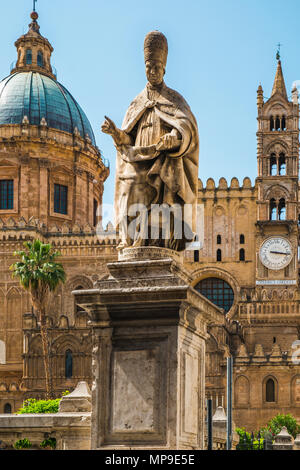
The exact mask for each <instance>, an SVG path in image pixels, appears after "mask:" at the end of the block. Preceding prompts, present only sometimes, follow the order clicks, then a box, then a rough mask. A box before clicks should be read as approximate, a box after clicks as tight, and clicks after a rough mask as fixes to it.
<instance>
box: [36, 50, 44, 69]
mask: <svg viewBox="0 0 300 470" xmlns="http://www.w3.org/2000/svg"><path fill="white" fill-rule="evenodd" d="M37 64H38V66H39V67H44V56H43V53H42V51H39V52H38V55H37Z"/></svg>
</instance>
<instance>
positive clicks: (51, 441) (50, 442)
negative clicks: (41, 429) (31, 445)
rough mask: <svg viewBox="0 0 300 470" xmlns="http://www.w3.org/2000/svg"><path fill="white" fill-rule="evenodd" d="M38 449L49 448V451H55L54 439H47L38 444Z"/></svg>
mask: <svg viewBox="0 0 300 470" xmlns="http://www.w3.org/2000/svg"><path fill="white" fill-rule="evenodd" d="M40 447H42V448H45V447H51V449H55V448H56V439H55V437H49V438H48V439H45V440H44V441H43V442H41V443H40Z"/></svg>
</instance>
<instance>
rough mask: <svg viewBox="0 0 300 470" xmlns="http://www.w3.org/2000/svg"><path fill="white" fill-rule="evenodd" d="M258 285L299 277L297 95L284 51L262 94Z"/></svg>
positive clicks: (288, 281) (259, 97)
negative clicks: (284, 64) (285, 67)
mask: <svg viewBox="0 0 300 470" xmlns="http://www.w3.org/2000/svg"><path fill="white" fill-rule="evenodd" d="M257 109H258V118H257V119H258V131H257V163H258V177H257V180H256V184H257V190H258V193H257V224H256V226H257V237H256V238H257V247H256V248H257V260H256V279H257V281H256V284H261V285H264V284H265V285H276V284H287V285H289V284H291V285H292V284H293V285H294V284H296V282H297V279H298V256H297V251H298V174H299V164H298V158H299V104H298V91H297V88H296V87H295V88H294V89H293V90H292V99H291V101H289V98H288V95H287V92H286V86H285V81H284V76H283V72H282V65H281V60H280V55H279V52H278V53H277V71H276V76H275V80H274V85H273V89H272V94H271V97H270V98H269V99H267V100H266V101H265V100H264V97H263V89H262V86H261V85H259V87H258V90H257Z"/></svg>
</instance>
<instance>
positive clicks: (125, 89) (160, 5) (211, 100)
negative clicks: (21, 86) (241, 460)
mask: <svg viewBox="0 0 300 470" xmlns="http://www.w3.org/2000/svg"><path fill="white" fill-rule="evenodd" d="M31 11H32V0H10V2H4V1H3V0H2V2H1V28H0V42H1V60H0V77H1V79H2V78H4V77H5V76H7V75H8V74H9V67H10V64H11V62H13V61H14V60H15V59H16V52H15V47H14V42H15V40H16V39H17V38H18V37H19V36H20V35H21V34H23V33H24V32H26V31H27V25H28V24H29V20H30V18H29V14H30V12H31ZM37 11H38V13H39V16H40V17H39V23H40V26H41V33H42V34H43V35H44V36H45V37H47V38H48V39H49V40H50V42H51V43H52V45H53V47H54V53H53V56H52V63H53V65H55V67H56V68H57V71H58V80H59V81H60V82H61V83H62V84H64V85H65V86H66V87H67V88H68V90H69V91H70V92H71V93H72V95H73V96H74V97H75V98H76V99H77V101H78V102H79V104H80V105H81V106H82V108H83V109H84V111H85V112H86V114H87V116H88V118H89V119H90V121H91V124H92V126H93V129H94V132H95V135H96V140H97V145H98V146H99V148H100V149H101V150H102V153H103V155H104V157H106V158H108V159H109V160H110V163H111V175H110V177H109V179H108V180H107V182H106V183H105V192H104V202H105V203H110V202H112V200H113V193H114V178H115V149H114V146H113V143H112V141H111V139H110V137H109V136H107V135H105V134H102V133H101V131H100V125H101V123H102V121H103V116H104V114H106V115H108V116H110V117H111V118H112V119H113V120H114V121H115V122H116V124H117V125H119V126H120V125H121V122H122V120H123V116H124V113H125V111H126V109H127V107H128V105H129V103H130V102H131V100H132V99H133V98H134V97H135V96H136V95H137V94H138V93H139V92H140V91H141V90H142V89H143V88H144V86H145V83H146V80H145V74H144V61H143V41H144V37H145V35H146V34H147V33H148V32H149V31H151V30H153V29H158V30H160V31H162V32H163V33H164V34H165V35H166V36H167V38H168V42H169V57H168V64H167V72H166V76H165V81H166V84H167V85H168V86H170V87H171V88H174V89H175V90H177V91H178V92H180V93H181V94H182V95H183V96H184V97H185V99H186V100H187V101H188V103H189V104H190V106H191V108H192V111H193V112H194V114H195V116H196V118H197V121H198V127H199V135H200V157H199V176H200V178H201V179H202V180H203V181H204V182H206V180H207V178H209V177H213V178H214V179H215V180H216V181H218V180H219V178H220V177H221V176H224V177H225V178H227V180H229V181H230V179H231V178H232V177H233V176H236V177H237V178H239V180H240V181H242V180H243V178H244V177H245V176H249V177H250V178H251V180H252V182H254V179H255V177H256V171H257V164H256V127H257V121H256V90H257V87H258V85H259V82H261V83H262V86H263V89H264V95H265V96H266V97H269V96H270V93H271V90H272V85H273V80H274V76H275V71H276V60H275V54H276V45H277V43H278V42H281V43H282V48H281V57H282V65H283V71H284V75H285V80H286V86H287V91H288V94H289V95H290V92H291V87H292V83H293V81H295V80H300V54H299V45H300V28H299V21H300V2H299V0H285V1H284V2H283V1H282V0H214V1H208V0H206V1H203V0H185V1H184V2H183V1H182V0H151V1H150V0H127V1H126V2H125V1H124V0H111V1H107V0H106V1H103V0H85V1H82V0H80V1H79V0H51V1H50V0H38V2H37Z"/></svg>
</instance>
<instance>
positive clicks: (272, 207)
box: [270, 199, 277, 220]
mask: <svg viewBox="0 0 300 470" xmlns="http://www.w3.org/2000/svg"><path fill="white" fill-rule="evenodd" d="M270 220H277V205H276V201H275V199H271V201H270Z"/></svg>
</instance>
